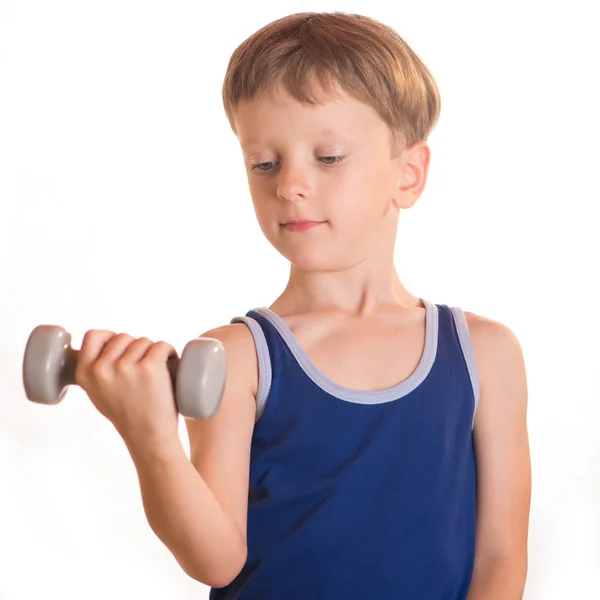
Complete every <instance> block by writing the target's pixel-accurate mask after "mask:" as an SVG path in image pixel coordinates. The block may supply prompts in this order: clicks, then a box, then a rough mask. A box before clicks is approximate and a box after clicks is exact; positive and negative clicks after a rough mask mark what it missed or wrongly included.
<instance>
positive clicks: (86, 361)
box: [75, 329, 115, 385]
mask: <svg viewBox="0 0 600 600" xmlns="http://www.w3.org/2000/svg"><path fill="white" fill-rule="evenodd" d="M114 335H115V333H114V331H104V330H96V329H92V330H90V331H87V332H86V333H85V335H84V336H83V340H82V342H81V349H80V350H79V352H78V355H77V367H76V369H75V382H76V383H77V385H81V384H82V381H83V379H84V377H85V373H86V372H87V371H88V370H89V367H90V365H92V364H93V363H94V362H95V361H96V359H97V358H98V356H100V354H101V353H102V351H103V350H104V347H105V346H106V344H107V343H108V341H109V340H110V339H111V338H112V337H113V336H114Z"/></svg>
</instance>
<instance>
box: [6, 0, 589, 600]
mask: <svg viewBox="0 0 600 600" xmlns="http://www.w3.org/2000/svg"><path fill="white" fill-rule="evenodd" d="M305 10H315V11H331V10H343V11H344V12H358V13H362V14H366V15H368V16H371V17H374V18H376V19H378V20H381V21H383V22H385V23H387V24H388V25H391V26H392V27H394V28H395V29H396V30H397V31H398V32H399V33H400V35H402V36H403V37H404V38H405V39H406V41H407V42H408V43H409V44H410V45H411V46H412V48H413V49H414V50H415V51H416V52H417V54H418V55H419V56H420V57H421V58H422V59H423V60H424V62H425V63H426V64H427V65H428V66H429V68H430V69H431V70H432V72H433V74H434V76H435V77H436V79H437V82H438V84H439V87H440V91H441V95H442V113H441V118H440V121H439V123H438V125H437V127H436V129H435V131H434V133H433V135H432V136H431V137H430V139H429V145H430V147H431V149H432V161H431V168H430V172H429V180H428V184H427V187H426V190H425V192H424V194H423V195H422V196H421V198H420V200H419V201H418V203H417V204H416V205H415V206H414V207H413V208H412V209H411V210H409V211H405V212H403V213H402V215H401V217H400V224H399V232H398V243H397V254H396V265H397V268H398V271H399V273H400V277H401V278H402V280H403V282H404V284H405V285H406V287H407V288H408V289H409V290H410V291H411V292H412V293H414V294H416V295H419V296H422V297H426V298H428V299H430V300H432V301H434V302H437V303H444V304H448V305H457V306H461V307H462V308H463V309H464V310H468V311H472V312H476V313H478V314H481V315H483V316H486V317H489V318H492V319H495V320H498V321H501V322H503V323H505V324H506V325H508V326H509V327H510V328H511V329H512V330H513V331H514V332H515V333H516V334H517V336H518V338H519V340H520V342H521V344H522V347H523V350H524V353H525V358H526V366H527V374H528V389H529V412H528V422H529V430H530V444H531V458H532V469H533V492H532V502H531V520H530V533H529V541H530V545H529V573H528V582H527V587H526V593H525V598H526V599H527V600H537V599H543V600H554V599H557V600H558V599H561V600H564V599H565V598H593V597H600V473H599V471H600V469H599V465H600V445H599V442H598V418H599V417H600V410H599V409H598V406H599V401H600V398H599V392H598V389H599V383H600V382H599V376H598V373H599V369H598V364H599V362H600V361H599V359H600V352H599V351H598V339H599V334H600V327H599V325H598V321H599V312H598V296H597V294H595V293H594V292H595V291H596V290H597V279H598V265H597V263H598V258H599V256H600V249H599V246H598V224H597V218H598V205H599V202H600V194H599V187H598V183H597V181H598V174H599V169H598V162H599V158H600V156H599V152H598V149H597V148H598V134H599V131H600V126H599V116H598V114H599V113H598V107H599V106H600V94H599V91H598V83H597V82H598V72H599V71H600V67H599V64H598V63H599V57H600V44H599V42H598V35H597V20H596V19H595V18H594V17H593V13H594V3H593V2H586V1H585V0H580V1H578V2H574V1H572V2H568V3H558V2H548V1H546V2H541V1H539V2H534V1H532V0H529V1H526V0H520V1H516V0H512V1H510V2H507V1H505V2H502V3H491V2H476V1H471V2H465V1H454V2H445V1H441V0H440V1H437V2H432V1H430V2H389V1H388V0H383V1H379V2H378V1H374V0H369V1H366V0H363V1H354V2H352V1H346V2H326V1H324V0H321V1H318V2H295V1H289V0H285V1H283V2H279V3H241V2H240V3H239V6H238V7H237V8H234V5H233V4H232V3H231V2H222V3H201V2H192V1H189V0H188V1H179V0H177V1H175V0H171V1H169V2H157V1H148V0H146V1H143V2H142V1H141V0H137V1H134V0H118V1H117V0H103V1H102V2H90V1H88V2H78V1H75V0H72V1H66V0H53V1H52V2H44V1H41V0H38V1H32V0H23V1H11V0H8V1H7V0H0V395H1V398H0V599H1V600H33V599H37V598H46V599H48V600H55V599H56V600H58V599H60V600H69V599H81V598H86V599H87V600H96V599H98V600H100V599H105V598H113V599H115V600H120V599H123V600H124V599H129V598H144V599H146V600H151V599H156V600H158V599H164V598H178V599H198V598H207V597H208V588H207V587H205V586H203V585H202V584H200V583H198V582H196V581H194V580H192V579H190V578H189V577H188V576H187V575H185V573H184V572H183V571H182V570H181V569H180V568H179V566H178V565H177V563H176V562H175V560H174V559H173V557H172V556H171V554H170V553H169V552H168V550H167V549H166V548H165V547H164V546H163V545H162V544H161V542H160V541H159V540H158V538H156V537H155V536H154V534H153V533H152V531H151V530H150V528H149V526H148V524H147V522H146V519H145V516H144V512H143V506H142V502H141V497H140V493H139V487H138V481H137V475H136V471H135V468H134V466H133V463H132V461H131V459H130V456H129V454H128V452H127V449H126V447H125V445H124V443H123V442H122V440H121V438H120V437H119V436H118V434H117V433H116V431H115V430H114V429H113V427H112V425H111V424H110V422H109V421H107V420H106V419H104V418H103V417H102V416H101V415H100V414H99V413H98V412H97V411H96V410H95V409H94V408H93V406H92V404H91V402H90V401H89V399H88V398H87V396H85V395H84V394H83V392H82V391H81V390H80V389H79V388H71V389H70V391H69V393H68V395H67V397H66V399H65V400H64V401H63V403H62V404H60V405H58V406H53V407H46V406H40V405H37V404H33V403H31V402H28V401H27V400H26V398H25V395H24V391H23V388H22V380H21V365H22V357H23V351H24V347H25V343H26V341H27V338H28V335H29V333H30V331H31V330H32V329H33V328H34V327H35V326H36V325H38V324H41V323H51V324H60V325H62V326H64V327H65V328H67V329H68V330H69V331H70V332H71V333H72V334H73V345H74V347H76V348H78V347H79V344H80V343H81V340H82V337H83V334H84V333H85V331H86V330H88V329H104V328H106V329H111V330H114V331H125V332H127V333H130V334H132V335H135V336H138V337H139V336H148V337H150V338H151V339H154V340H158V339H166V340H168V341H169V342H170V343H172V344H173V345H174V346H175V347H177V348H178V349H179V350H181V349H182V348H183V346H184V345H185V343H186V342H187V341H188V340H189V339H191V338H193V337H195V336H197V335H199V334H200V333H201V332H203V331H205V330H207V329H209V328H212V327H215V326H217V325H221V324H225V323H228V322H229V321H230V319H231V318H232V317H233V316H236V315H241V314H245V313H246V312H247V311H248V310H250V309H251V308H254V307H257V306H268V305H269V304H270V303H271V302H272V301H273V300H274V299H275V297H276V296H277V295H278V294H279V293H280V292H281V291H282V290H283V287H284V285H285V283H286V278H287V274H288V264H287V262H286V261H285V260H284V259H283V258H282V257H281V256H280V255H279V254H278V253H277V252H276V251H275V250H274V249H273V248H272V247H271V246H270V245H269V243H268V242H267V241H266V240H265V239H264V238H263V236H262V233H261V231H260V229H259V227H258V225H257V223H256V220H255V216H254V213H253V210H252V205H251V200H250V196H249V193H248V190H247V181H246V175H245V171H244V168H243V165H242V160H241V153H240V151H239V146H238V144H237V140H236V138H235V136H234V135H233V133H232V132H231V130H230V129H229V125H228V123H227V121H226V119H225V114H224V112H223V108H222V104H221V84H222V81H223V76H224V74H225V69H226V66H227V62H228V60H229V57H230V55H231V53H232V52H233V50H234V49H235V48H236V46H237V45H238V44H240V43H241V42H242V41H243V40H244V39H246V38H247V37H248V36H249V35H250V34H252V33H253V32H254V31H255V30H256V29H258V28H259V27H261V26H263V25H265V24H266V23H268V22H270V21H272V20H274V19H276V18H279V17H281V16H283V15H285V14H288V13H292V12H300V11H305ZM180 425H181V428H180V431H181V437H182V440H183V442H184V445H185V447H186V448H189V447H188V441H187V437H186V432H185V426H184V423H183V421H181V423H180Z"/></svg>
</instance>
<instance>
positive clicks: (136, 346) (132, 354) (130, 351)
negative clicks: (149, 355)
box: [118, 337, 153, 365]
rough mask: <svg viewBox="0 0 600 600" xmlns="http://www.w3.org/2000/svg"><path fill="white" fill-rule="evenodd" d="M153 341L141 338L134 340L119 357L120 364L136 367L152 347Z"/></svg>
mask: <svg viewBox="0 0 600 600" xmlns="http://www.w3.org/2000/svg"><path fill="white" fill-rule="evenodd" d="M152 344H153V342H152V340H149V339H148V338H147V337H141V338H138V339H137V340H133V341H132V342H131V343H130V344H129V345H128V346H127V348H126V349H125V351H124V352H123V353H122V354H121V356H120V357H119V360H118V362H119V363H120V364H123V365H134V364H136V363H138V362H139V361H140V360H141V359H142V358H143V357H144V355H145V354H146V352H147V351H148V348H150V346H152Z"/></svg>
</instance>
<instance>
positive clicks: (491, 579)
mask: <svg viewBox="0 0 600 600" xmlns="http://www.w3.org/2000/svg"><path fill="white" fill-rule="evenodd" d="M469 318H470V319H471V322H470V323H469V328H470V329H471V331H472V339H473V344H474V350H475V354H476V359H477V368H478V371H479V372H480V375H481V399H480V403H479V407H478V409H477V414H476V416H475V423H474V428H473V436H474V442H475V452H476V459H477V537H476V551H475V565H474V571H473V579H472V582H471V587H470V589H469V595H468V600H496V599H497V600H520V599H521V598H522V597H523V591H524V587H525V582H526V578H527V539H528V536H527V533H528V525H529V504H530V496H531V465H530V457H529V442H528V434H527V380H526V373H525V363H524V358H523V353H522V350H521V346H520V344H519V342H518V340H517V338H516V336H515V335H514V333H513V332H512V331H511V330H510V329H509V328H508V327H506V326H504V325H502V324H500V323H498V322H496V321H492V320H490V319H484V318H481V317H479V318H477V319H475V318H474V316H472V315H471V314H470V315H469Z"/></svg>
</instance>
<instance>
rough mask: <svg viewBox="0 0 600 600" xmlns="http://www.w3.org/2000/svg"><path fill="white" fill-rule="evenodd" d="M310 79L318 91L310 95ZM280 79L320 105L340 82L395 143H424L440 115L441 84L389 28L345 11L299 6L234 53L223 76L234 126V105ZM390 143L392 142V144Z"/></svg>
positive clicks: (307, 100)
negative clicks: (307, 9) (310, 9)
mask: <svg viewBox="0 0 600 600" xmlns="http://www.w3.org/2000/svg"><path fill="white" fill-rule="evenodd" d="M314 81H316V82H317V83H318V84H319V86H320V89H321V91H322V92H324V96H323V95H321V97H320V98H319V97H317V95H315V93H314V86H312V85H311V83H313V82H314ZM278 82H282V83H283V85H284V86H285V88H286V89H287V90H288V91H289V93H290V94H291V95H292V96H293V97H294V98H295V99H296V100H298V101H299V102H301V103H303V104H308V105H314V104H318V103H320V102H322V101H323V99H324V97H328V95H329V94H331V95H335V90H336V85H339V86H340V87H341V88H342V89H343V90H345V91H346V93H348V94H349V95H351V96H352V97H354V98H356V99H358V100H360V101H362V102H364V103H365V104H367V105H368V106H370V107H371V108H373V109H374V110H375V111H376V112H377V114H378V115H379V116H380V118H381V119H382V120H383V121H384V122H385V123H386V124H387V125H388V127H389V128H390V131H391V133H392V138H393V140H394V142H395V141H400V137H399V134H401V135H402V134H403V135H404V142H405V143H406V145H407V146H410V145H411V144H412V143H414V142H416V141H419V140H424V141H426V140H427V138H428V137H429V134H430V133H431V131H432V130H433V128H434V126H435V124H436V123H437V121H438V118H439V115H440V108H441V99H440V93H439V89H438V87H437V84H436V82H435V79H434V78H433V76H432V74H431V73H430V71H429V70H428V68H427V67H426V66H425V65H424V63H423V62H422V61H421V60H420V59H419V57H418V56H417V55H416V54H415V52H414V51H413V50H412V49H411V48H410V47H409V45H408V44H407V43H406V42H405V41H404V40H403V39H402V38H401V37H400V36H399V34H398V33H397V32H396V31H395V30H394V29H392V28H391V27H389V26H387V25H384V24H383V23H380V22H379V21H376V20H375V19H372V18H370V17H366V16H364V15H358V14H347V13H343V12H319V13H316V12H301V13H296V14H292V15H289V16H286V17H283V18H281V19H277V20H276V21H273V22H271V23H269V24H267V25H265V26H264V27H262V28H261V29H259V30H258V31H256V32H255V33H254V34H252V35H251V36H250V37H249V38H247V39H246V40H245V41H244V42H242V43H241V44H240V45H239V46H238V47H237V48H236V49H235V51H234V52H233V54H232V55H231V58H230V60H229V64H228V66H227V72H226V74H225V79H224V81H223V89H222V97H223V105H224V108H225V114H226V116H227V119H228V121H229V124H230V125H231V128H232V130H233V132H234V133H235V134H236V135H237V131H236V128H235V122H234V114H235V109H236V106H237V105H238V103H239V102H240V101H249V100H252V99H253V98H255V97H256V96H257V95H258V94H260V93H261V92H262V91H263V90H265V89H266V88H268V87H269V86H270V85H271V84H274V83H278ZM394 142H393V144H394Z"/></svg>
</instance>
